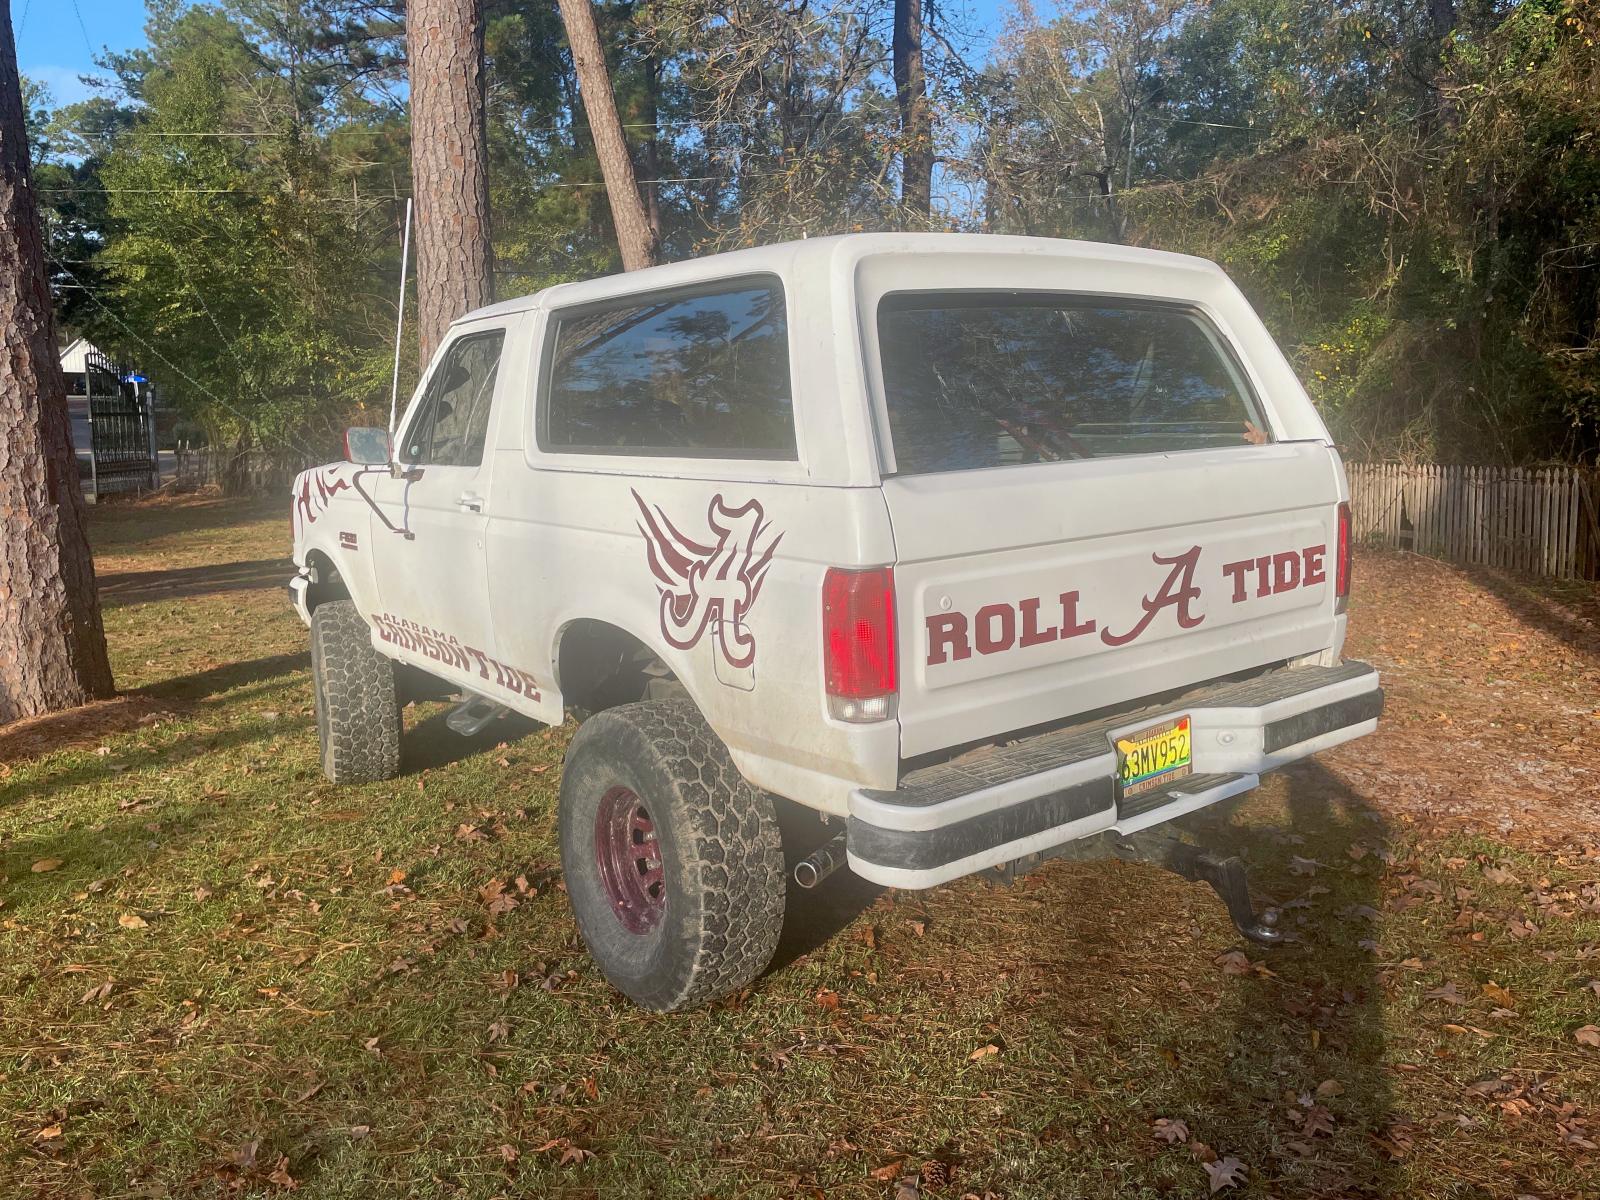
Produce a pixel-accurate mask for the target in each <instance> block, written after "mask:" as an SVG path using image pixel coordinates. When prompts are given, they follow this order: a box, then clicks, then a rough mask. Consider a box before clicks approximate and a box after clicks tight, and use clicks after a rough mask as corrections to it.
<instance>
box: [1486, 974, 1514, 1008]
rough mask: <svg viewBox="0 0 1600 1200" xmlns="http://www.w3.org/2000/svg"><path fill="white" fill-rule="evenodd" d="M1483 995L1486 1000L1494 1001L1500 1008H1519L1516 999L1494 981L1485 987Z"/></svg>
mask: <svg viewBox="0 0 1600 1200" xmlns="http://www.w3.org/2000/svg"><path fill="white" fill-rule="evenodd" d="M1483 994H1484V997H1485V998H1486V999H1488V1000H1492V1001H1494V1003H1495V1004H1496V1005H1497V1006H1498V1007H1500V1008H1515V1007H1516V1006H1517V1001H1516V998H1515V997H1514V996H1512V994H1511V993H1510V992H1508V991H1506V989H1505V988H1503V987H1501V986H1500V985H1499V984H1498V983H1495V982H1494V981H1493V980H1491V981H1490V982H1488V983H1486V984H1484V985H1483Z"/></svg>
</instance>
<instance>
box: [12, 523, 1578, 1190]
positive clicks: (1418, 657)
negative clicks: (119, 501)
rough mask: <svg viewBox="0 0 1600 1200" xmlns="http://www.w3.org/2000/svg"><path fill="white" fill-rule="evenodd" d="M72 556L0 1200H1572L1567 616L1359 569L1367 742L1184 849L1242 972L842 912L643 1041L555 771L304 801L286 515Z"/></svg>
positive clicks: (43, 756) (24, 790)
mask: <svg viewBox="0 0 1600 1200" xmlns="http://www.w3.org/2000/svg"><path fill="white" fill-rule="evenodd" d="M92 520H93V528H92V534H93V538H94V542H95V545H96V548H97V551H98V564H99V570H100V575H101V581H102V586H103V588H104V592H105V602H106V606H107V609H106V625H107V633H108V635H109V638H110V643H111V651H112V657H113V661H114V666H115V669H116V674H117V679H118V682H119V685H120V686H121V688H122V689H123V690H124V693H125V695H124V697H123V698H121V699H119V700H116V701H112V702H108V703H106V704H101V705H96V706H92V707H91V708H90V709H87V710H80V711H79V712H76V713H72V714H66V715H63V716H60V717H55V718H48V719H45V720H42V721H37V722H32V723H27V724H24V725H21V726H13V727H10V728H0V1114H3V1116H0V1120H3V1121H4V1133H3V1146H0V1196H4V1197H8V1198H9V1197H12V1196H17V1197H25V1196H36V1195H37V1196H48V1197H57V1196H61V1197H71V1196H78V1195H85V1196H185V1197H187V1196H224V1195H233V1194H238V1193H241V1192H243V1193H250V1194H261V1195H264V1194H269V1193H273V1192H279V1191H287V1190H290V1189H297V1190H298V1191H299V1193H300V1194H302V1195H306V1196H317V1197H338V1196H382V1197H389V1196H450V1197H455V1196H460V1197H491V1196H502V1195H503V1196H510V1195H552V1196H575V1197H576V1196H606V1197H610V1196H626V1197H645V1196H648V1197H663V1198H666V1197H699V1196H707V1195H716V1196H768V1195H770V1196H805V1197H814V1196H828V1197H898V1198H899V1200H908V1198H910V1197H915V1196H916V1195H917V1194H919V1193H920V1194H921V1195H924V1196H931V1197H945V1196H948V1197H951V1198H953V1200H954V1198H959V1197H962V1196H964V1195H968V1194H971V1195H975V1196H977V1197H980V1198H981V1197H985V1196H989V1195H993V1196H995V1197H1004V1198H1007V1200H1011V1198H1018V1200H1020V1198H1022V1197H1057V1196H1062V1197H1065V1196H1108V1197H1109V1196H1117V1197H1133V1196H1152V1197H1153V1196H1192V1195H1200V1196H1204V1195H1207V1194H1209V1193H1210V1191H1211V1189H1212V1188H1213V1186H1217V1187H1221V1188H1222V1189H1223V1190H1224V1192H1225V1194H1228V1195H1250V1196H1268V1195H1273V1196H1329V1197H1334V1196H1388V1195H1405V1196H1441V1197H1445V1196H1448V1197H1480V1196H1481V1197H1507V1198H1510V1197H1514V1196H1525V1195H1531V1196H1538V1197H1543V1198H1547V1200H1548V1198H1554V1197H1576V1196H1580V1195H1590V1196H1592V1195H1595V1194H1596V1192H1597V1191H1600V1182H1597V1181H1600V1163H1597V1161H1596V1160H1597V1158H1600V1153H1597V1151H1596V1142H1600V1113H1597V1112H1596V1107H1597V1105H1600V1045H1595V1044H1592V1043H1594V1042H1600V1031H1596V1032H1595V1033H1593V1034H1590V1033H1589V1032H1586V1031H1585V1027H1593V1026H1595V1025H1600V842H1597V839H1596V832H1595V831H1596V829H1597V821H1600V769H1597V765H1596V764H1600V711H1597V710H1600V634H1597V631H1596V630H1597V617H1600V600H1597V598H1596V595H1595V590H1594V588H1593V587H1566V588H1557V587H1549V588H1542V589H1538V590H1536V589H1533V588H1531V587H1529V586H1526V585H1524V584H1520V583H1517V582H1515V581H1513V580H1509V579H1506V578H1503V577H1484V576H1473V575H1469V574H1467V573H1464V572H1461V571H1457V570H1454V569H1452V568H1448V567H1444V566H1441V565H1439V564H1435V563H1430V562H1425V561H1419V560H1415V559H1401V558H1398V557H1387V556H1378V555H1367V556H1364V557H1363V558H1362V559H1361V561H1360V563H1359V564H1358V572H1357V577H1356V591H1357V596H1356V601H1355V604H1354V608H1353V615H1352V631H1353V632H1352V640H1351V646H1350V651H1351V653H1352V654H1355V655H1358V656H1364V657H1367V658H1369V659H1370V660H1372V661H1374V662H1375V663H1377V664H1378V665H1379V666H1380V668H1381V669H1383V670H1384V672H1385V680H1386V686H1387V687H1388V688H1389V694H1390V713H1389V716H1388V717H1387V718H1386V722H1385V726H1384V728H1383V730H1382V731H1381V732H1380V734H1379V735H1377V736H1375V737H1373V738H1369V739H1366V740H1365V741H1363V742H1360V743H1357V744H1355V745H1352V746H1349V747H1345V748H1342V749H1340V750H1339V751H1336V752H1334V753H1331V754H1328V755H1325V756H1323V758H1322V759H1321V760H1319V761H1318V762H1314V763H1310V764H1304V765H1302V766H1300V767H1297V768H1295V769H1292V770H1290V771H1288V772H1285V773H1283V774H1281V775H1279V776H1276V777H1273V778H1272V779H1271V781H1270V782H1269V783H1268V784H1266V785H1265V786H1263V788H1262V789H1261V790H1260V791H1259V792H1257V793H1255V794H1254V795H1253V796H1252V797H1251V798H1250V800H1249V801H1248V803H1247V804H1246V805H1245V806H1244V808H1243V809H1241V811H1240V812H1239V814H1238V815H1237V816H1236V818H1235V828H1234V829H1233V830H1232V833H1231V836H1232V837H1233V838H1234V839H1236V841H1237V843H1238V845H1239V846H1240V847H1241V848H1242V850H1243V852H1244V853H1245V854H1246V856H1247V858H1248V859H1249V861H1250V862H1251V864H1252V868H1253V870H1254V872H1255V883H1256V886H1257V888H1258V890H1259V891H1260V892H1261V893H1263V894H1264V895H1267V896H1271V897H1273V898H1275V899H1277V900H1278V901H1280V902H1282V903H1284V904H1285V905H1286V906H1287V907H1286V910H1285V921H1286V924H1287V926H1288V927H1289V928H1290V929H1291V930H1292V931H1293V932H1294V933H1295V935H1296V937H1297V939H1298V940H1297V941H1296V942H1294V943H1293V944H1291V945H1289V946H1286V947H1283V948H1281V949H1277V950H1272V951H1263V950H1260V949H1258V948H1254V947H1250V946H1248V945H1247V944H1245V943H1242V942H1241V941H1240V940H1239V938H1238V937H1237V935H1236V934H1235V933H1234V932H1233V930H1232V928H1231V926H1230V925H1229V924H1228V922H1227V919H1226V917H1225V916H1224V914H1223V910H1222V906H1221V904H1220V903H1218V902H1217V901H1216V900H1215V898H1214V897H1213V896H1212V894H1211V893H1210V892H1209V891H1208V890H1207V889H1205V888H1204V887H1203V886H1202V885H1192V884H1186V883H1184V882H1182V881H1181V880H1179V879H1178V878H1176V877H1175V876H1172V875H1168V874H1165V873H1163V872H1160V871H1157V870H1155V869H1154V868H1146V867H1135V866H1127V865H1122V864H1116V863H1100V864H1090V865H1069V864H1064V863H1056V864H1051V865H1049V866H1047V867H1045V868H1044V869H1043V870H1041V871H1039V872H1037V873H1036V874H1034V875H1032V876H1030V877H1028V878H1026V879H1024V880H1023V881H1021V882H1020V883H1018V884H1017V885H1016V886H1015V887H1013V888H1010V889H992V888H990V887H989V886H987V885H986V884H984V883H981V882H979V881H977V880H965V881H962V882H959V883H957V884H953V885H951V886H948V887H943V888H939V889H936V890H934V891H932V892H927V893H911V892H899V893H896V892H880V891H878V890H877V889H874V888H870V887H867V886H865V885H863V884H861V883H860V882H859V881H856V880H853V879H852V878H850V877H848V876H846V875H843V874H841V875H838V876H835V877H834V878H833V879H831V880H830V881H829V882H828V883H827V884H825V885H824V887H823V888H821V889H819V892H818V893H817V894H814V895H807V896H804V897H802V898H799V899H796V898H794V897H791V901H792V907H791V920H790V928H789V929H788V930H787V931H786V934H785V941H784V944H783V946H782V948H781V950H780V954H779V960H778V962H777V964H775V966H774V968H773V970H772V971H770V972H769V973H768V975H767V976H766V977H765V978H763V979H761V980H760V981H758V982H757V983H756V984H755V985H754V986H753V987H751V988H750V989H749V990H748V991H747V992H746V993H745V994H743V995H741V996H739V997H736V998H735V999H733V1000H732V1001H728V1002H724V1003H722V1004H720V1005H718V1006H716V1007H715V1008H713V1009H711V1010H709V1011H704V1012H698V1013H693V1014H689V1015H682V1016H672V1017H660V1016H652V1015H649V1014H646V1013H642V1012H639V1011H637V1010H636V1009H634V1008H632V1007H631V1006H630V1005H629V1004H627V1003H626V1002H625V1001H624V1000H623V999H622V998H621V997H620V996H619V995H618V994H617V993H615V992H613V991H612V990H611V989H610V988H609V987H607V985H606V984H605V982H604V981H603V980H602V979H601V978H600V977H599V975H598V973H597V972H596V971H595V970H594V969H593V967H592V966H591V965H590V963H589V961H588V959H587V957H586V956H585V953H584V951H583V948H582V946H581V944H580V943H579V941H578V938H577V934H576V931H575V927H574V925H573V922H572V919H571V915H570V913H569V911H568V908H567V903H566V899H565V897H564V895H563V894H562V891H561V887H560V883H559V879H558V876H557V873H556V870H555V866H556V861H557V854H556V848H555V840H554V829H555V814H554V805H555V797H556V792H557V785H558V781H559V777H560V768H561V758H562V753H563V748H564V746H565V744H566V740H567V737H568V734H569V733H570V729H567V730H546V729H541V728H539V727H536V726H532V725H530V724H526V723H518V724H514V725H513V724H512V723H511V722H506V723H504V727H503V728H500V729H498V730H496V731H493V732H492V733H490V734H486V735H484V736H482V737H480V738H479V739H477V740H476V741H464V740H462V739H459V738H456V737H455V736H454V735H452V734H450V733H448V732H447V731H446V730H445V729H444V727H443V719H442V709H440V708H439V707H437V706H434V707H431V708H429V709H427V710H426V711H423V712H420V713H419V712H416V711H413V712H411V713H409V714H408V727H407V755H408V766H407V769H406V773H405V774H404V775H403V776H402V777H401V778H400V779H398V780H396V781H394V782H393V783H388V784H382V785H376V786H371V787H362V788H351V789H339V788H335V787H333V786H332V785H330V784H328V783H326V782H325V781H324V780H323V778H322V776H321V774H320V772H319V770H318V767H317V750H316V733H315V728H314V723H313V719H312V713H311V693H310V681H309V673H308V656H307V654H306V638H305V631H304V630H303V628H302V627H301V626H300V624H299V622H298V621H297V620H296V618H295V617H294V615H293V613H292V612H291V610H290V608H289V606H288V603H287V600H286V598H285V596H284V593H283V591H282V586H281V585H282V583H283V581H284V580H285V578H286V577H287V566H286V564H285V563H284V562H282V561H280V560H282V559H283V558H284V556H285V555H286V554H287V547H288V519H287V504H286V503H284V504H272V505H270V506H266V507H263V506H261V505H249V504H242V503H235V502H224V501H217V500H185V501H176V502H167V503H156V504H138V505H134V504H126V505H106V506H102V507H101V508H99V509H96V510H95V511H94V513H93V518H92ZM1158 1135H1160V1136H1158Z"/></svg>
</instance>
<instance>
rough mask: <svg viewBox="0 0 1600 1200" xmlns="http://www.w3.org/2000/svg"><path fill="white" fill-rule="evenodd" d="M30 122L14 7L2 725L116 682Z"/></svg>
mask: <svg viewBox="0 0 1600 1200" xmlns="http://www.w3.org/2000/svg"><path fill="white" fill-rule="evenodd" d="M8 7H9V6H8ZM23 121H24V118H23V112H22V85H21V82H20V81H19V79H18V78H17V48H16V44H15V42H14V41H13V40H12V36H11V21H10V14H9V12H8V13H6V14H5V18H4V19H0V334H3V336H4V339H5V345H4V349H3V350H0V354H3V355H4V359H3V369H0V725H3V724H5V723H6V722H8V721H15V720H18V719H20V718H22V717H31V716H37V715H38V714H40V713H46V712H52V711H54V710H56V709H61V708H70V707H72V706H73V705H76V704H83V703H85V702H87V701H89V700H94V699H99V698H101V697H104V696H109V695H111V692H112V686H111V665H110V663H109V662H108V661H107V659H106V638H105V630H104V629H103V628H102V626H101V624H100V600H99V596H98V595H97V593H96V591H95V583H94V560H93V559H92V558H91V557H90V554H89V542H88V539H87V538H86V537H85V536H84V531H83V516H84V506H83V495H82V493H81V492H80V491H79V488H78V462H77V456H76V455H75V454H74V453H73V449H72V427H71V421H70V419H69V417H68V416H67V387H66V381H65V380H64V379H63V378H62V375H61V362H60V360H59V359H58V358H57V347H56V336H55V313H54V311H53V310H52V308H51V304H50V289H49V285H48V283H47V281H46V277H45V269H44V242H43V233H42V230H41V228H40V224H39V209H38V204H37V202H36V200H35V198H34V192H33V179H32V172H31V170H30V168H29V164H28V142H27V132H26V130H25V128H24V124H23Z"/></svg>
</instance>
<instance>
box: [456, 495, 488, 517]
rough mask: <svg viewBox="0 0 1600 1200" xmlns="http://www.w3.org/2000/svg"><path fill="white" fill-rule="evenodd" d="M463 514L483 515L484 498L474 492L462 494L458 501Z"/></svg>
mask: <svg viewBox="0 0 1600 1200" xmlns="http://www.w3.org/2000/svg"><path fill="white" fill-rule="evenodd" d="M456 504H457V505H459V506H460V508H461V511H462V512H475V513H481V512H482V511H483V497H482V496H479V495H477V494H475V493H473V492H462V493H461V495H460V496H459V497H457V499H456Z"/></svg>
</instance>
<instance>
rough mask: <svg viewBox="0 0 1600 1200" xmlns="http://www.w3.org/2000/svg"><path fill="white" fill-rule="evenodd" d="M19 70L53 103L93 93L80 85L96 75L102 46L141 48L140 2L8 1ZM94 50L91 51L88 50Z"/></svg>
mask: <svg viewBox="0 0 1600 1200" xmlns="http://www.w3.org/2000/svg"><path fill="white" fill-rule="evenodd" d="M11 29H12V32H13V33H14V34H15V35H16V39H17V65H18V66H19V67H21V68H22V73H23V74H24V75H27V76H28V77H30V78H31V79H33V80H35V81H37V82H39V83H42V84H45V85H46V86H47V87H49V89H50V93H51V95H52V96H54V97H55V102H56V103H57V104H71V103H73V102H74V101H76V100H83V99H85V98H87V97H88V96H89V95H91V94H92V93H91V92H90V89H89V88H87V87H86V86H84V85H83V84H82V83H80V82H79V81H78V76H79V75H81V74H85V73H89V74H99V73H100V72H97V71H96V70H95V66H94V56H95V55H97V54H99V53H101V51H102V50H103V49H105V48H106V47H108V46H109V47H110V48H111V49H113V50H129V49H132V48H133V47H135V46H142V45H143V44H144V4H143V3H142V0H11ZM91 47H92V49H91Z"/></svg>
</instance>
